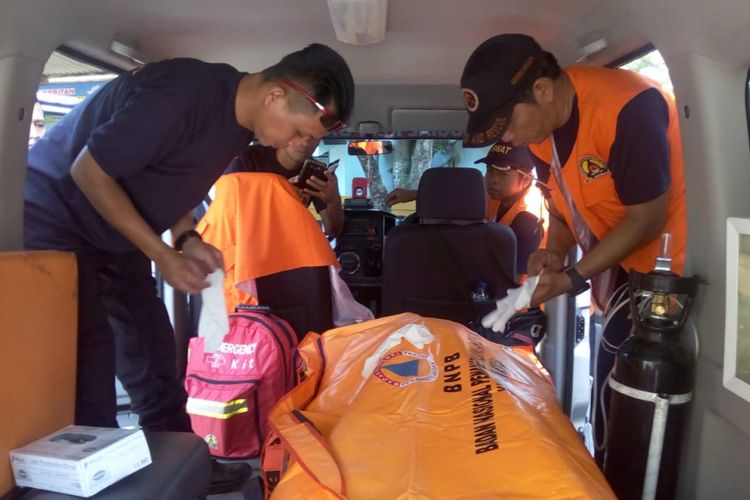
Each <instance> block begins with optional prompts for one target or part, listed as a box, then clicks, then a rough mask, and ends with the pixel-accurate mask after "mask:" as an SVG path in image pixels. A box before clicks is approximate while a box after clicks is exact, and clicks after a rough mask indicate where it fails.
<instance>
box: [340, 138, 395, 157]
mask: <svg viewBox="0 0 750 500" xmlns="http://www.w3.org/2000/svg"><path fill="white" fill-rule="evenodd" d="M347 152H348V153H349V156H373V155H387V154H391V153H392V152H393V143H391V141H349V147H348V148H347Z"/></svg>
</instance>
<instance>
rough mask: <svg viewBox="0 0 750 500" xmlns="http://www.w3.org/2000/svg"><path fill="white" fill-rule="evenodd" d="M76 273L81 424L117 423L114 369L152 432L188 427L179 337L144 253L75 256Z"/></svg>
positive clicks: (111, 424) (78, 418)
mask: <svg viewBox="0 0 750 500" xmlns="http://www.w3.org/2000/svg"><path fill="white" fill-rule="evenodd" d="M76 256H77V260H78V275H79V281H78V282H79V301H78V313H79V314H78V318H79V321H78V374H77V384H76V423H77V424H80V425H95V426H107V427H116V426H117V422H116V397H115V387H114V378H115V373H116V374H117V376H118V378H119V379H120V381H121V382H122V384H123V386H124V387H125V389H126V391H127V392H128V395H129V396H130V399H131V410H132V411H133V412H134V413H136V414H137V415H138V416H139V420H140V424H141V425H142V426H143V427H144V428H147V429H149V430H172V431H184V432H190V431H191V427H190V420H189V418H188V416H187V414H186V413H185V409H184V406H185V401H186V399H187V395H186V393H185V389H184V387H183V385H182V383H181V382H180V380H179V378H178V375H177V366H176V352H175V341H174V334H173V331H172V326H171V324H170V322H169V317H168V315H167V311H166V309H165V307H164V303H163V302H162V300H161V299H160V298H159V297H158V296H157V292H156V282H155V280H154V278H153V276H152V273H151V262H150V261H149V260H148V259H147V258H146V257H145V256H144V255H143V254H141V253H140V252H137V251H136V252H130V253H124V254H109V253H100V252H80V253H77V254H76Z"/></svg>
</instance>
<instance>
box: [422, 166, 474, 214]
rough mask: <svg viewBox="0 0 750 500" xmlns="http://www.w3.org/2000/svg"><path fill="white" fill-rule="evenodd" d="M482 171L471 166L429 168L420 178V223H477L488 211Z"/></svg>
mask: <svg viewBox="0 0 750 500" xmlns="http://www.w3.org/2000/svg"><path fill="white" fill-rule="evenodd" d="M486 196H487V194H486V191H485V187H484V177H483V176H482V173H481V172H480V171H479V170H477V169H474V168H463V167H459V168H450V167H440V168H430V169H427V170H425V172H424V173H423V174H422V178H421V179H420V180H419V188H418V190H417V215H418V216H419V218H420V219H421V220H422V222H426V220H427V221H433V222H436V221H445V222H450V221H456V222H479V221H482V220H484V216H485V214H486V212H487V199H486Z"/></svg>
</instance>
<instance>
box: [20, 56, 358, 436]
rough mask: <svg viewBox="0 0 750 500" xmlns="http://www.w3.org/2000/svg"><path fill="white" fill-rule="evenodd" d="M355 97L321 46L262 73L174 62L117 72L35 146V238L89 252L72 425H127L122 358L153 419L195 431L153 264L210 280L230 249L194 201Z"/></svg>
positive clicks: (29, 189)
mask: <svg viewBox="0 0 750 500" xmlns="http://www.w3.org/2000/svg"><path fill="white" fill-rule="evenodd" d="M353 101H354V83H353V80H352V76H351V73H350V71H349V68H348V66H347V64H346V62H345V61H344V60H343V59H342V58H341V57H340V56H339V55H338V54H337V53H336V52H335V51H333V50H332V49H330V48H328V47H326V46H324V45H320V44H313V45H310V46H308V47H307V48H305V49H303V50H301V51H298V52H294V53H292V54H289V55H287V56H286V57H284V58H283V59H282V60H281V61H280V62H279V63H277V64H276V65H274V66H271V67H269V68H267V69H265V70H263V71H261V72H258V73H252V74H247V73H242V72H239V71H237V70H236V69H234V68H233V67H231V66H228V65H225V64H209V63H205V62H202V61H198V60H195V59H173V60H166V61H161V62H157V63H152V64H147V65H146V66H144V67H142V68H140V69H137V70H134V71H130V72H128V73H125V74H122V75H120V76H119V77H118V78H116V79H115V80H113V81H112V82H110V83H109V84H107V85H106V86H104V87H103V88H102V89H101V90H99V91H98V92H97V93H96V94H94V95H93V96H91V97H89V98H88V99H87V100H86V101H84V102H83V103H81V104H80V105H79V106H77V107H76V108H75V109H73V110H72V111H71V112H70V113H69V114H68V115H67V116H66V117H64V118H63V119H62V120H61V121H60V122H59V123H58V124H57V125H56V126H55V127H54V128H53V129H52V130H51V131H50V132H49V133H48V134H47V135H46V136H45V137H44V138H42V139H40V140H39V141H38V142H37V143H36V144H35V145H34V146H33V147H32V148H31V150H30V151H29V156H28V171H27V179H26V190H25V214H24V215H25V220H24V240H25V246H26V248H27V249H40V250H42V249H56V250H65V251H71V252H75V254H76V256H77V259H78V267H79V328H78V346H79V347H78V374H77V388H76V417H75V423H77V424H81V425H93V426H106V427H114V426H116V425H117V422H116V419H115V417H116V401H115V386H114V376H115V358H116V365H117V375H118V377H119V378H120V380H121V381H122V383H123V385H124V387H125V389H126V390H127V391H128V394H129V395H130V397H131V407H132V410H133V411H134V412H135V413H137V414H138V415H139V417H140V423H141V425H142V426H143V427H145V428H147V429H150V430H176V431H190V421H189V419H188V418H187V415H186V414H185V410H184V405H185V401H186V394H185V390H184V388H183V387H182V384H181V383H180V381H179V378H178V374H177V369H176V364H175V363H176V353H175V344H174V337H173V332H172V327H171V325H170V321H169V317H168V316H167V311H166V309H165V307H164V304H163V303H162V301H161V299H160V298H159V297H158V296H157V294H156V286H155V282H154V279H153V277H152V272H151V261H153V262H154V263H155V264H156V268H157V269H158V270H159V272H160V273H161V275H162V276H163V278H164V279H165V280H166V281H167V283H169V284H170V285H172V286H173V287H174V288H176V289H178V290H180V291H182V292H185V293H196V292H198V291H200V290H201V289H203V288H205V287H206V286H207V282H206V276H207V275H208V273H210V272H212V271H214V270H216V269H217V268H220V267H222V262H221V253H220V252H219V251H218V250H217V249H216V248H214V247H213V246H211V245H207V244H205V243H203V242H202V241H201V239H200V236H199V235H198V234H197V233H196V232H195V231H194V230H193V229H192V228H193V220H192V208H193V207H195V206H196V205H197V204H198V203H199V202H200V201H201V200H202V199H203V198H204V196H205V195H206V193H207V192H208V190H209V188H210V187H211V185H212V184H213V183H214V182H215V181H216V179H217V178H218V177H219V176H220V175H221V174H222V173H223V171H224V169H225V168H226V165H227V164H228V163H229V161H230V160H231V159H232V158H233V157H234V156H236V155H238V154H240V153H241V152H242V151H243V150H244V148H245V146H246V145H247V144H248V142H249V141H250V140H251V139H253V138H254V139H255V140H257V141H258V142H260V143H261V144H264V145H267V146H272V147H276V148H284V147H286V146H288V145H295V146H298V145H301V144H305V143H309V142H311V141H316V140H318V139H320V138H321V137H322V136H324V135H325V134H326V133H327V132H328V131H331V130H338V129H339V128H341V127H342V126H344V122H345V121H346V120H347V119H348V118H349V116H350V114H351V111H352V105H353ZM167 229H171V231H172V235H173V236H174V246H173V247H172V246H170V245H167V244H166V243H164V241H162V239H161V237H160V234H161V233H162V232H164V231H165V230H167Z"/></svg>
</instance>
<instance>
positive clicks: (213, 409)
mask: <svg viewBox="0 0 750 500" xmlns="http://www.w3.org/2000/svg"><path fill="white" fill-rule="evenodd" d="M185 410H186V411H187V412H188V413H190V414H191V415H202V416H204V417H211V418H220V419H227V418H230V417H233V416H235V415H238V414H240V413H247V412H248V411H249V410H248V407H247V399H235V400H233V401H228V402H226V403H222V402H221V401H211V400H208V399H198V398H188V400H187V405H186V407H185Z"/></svg>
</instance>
